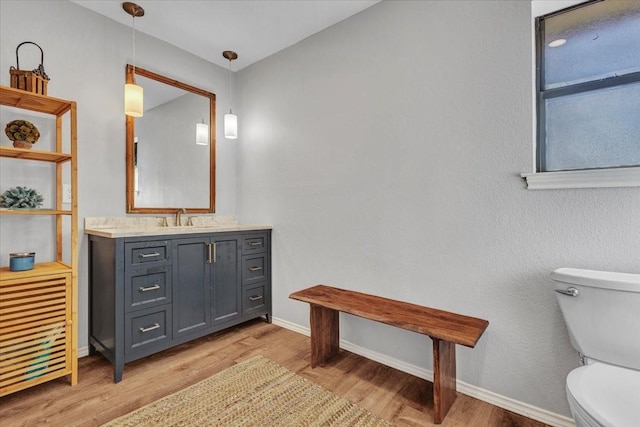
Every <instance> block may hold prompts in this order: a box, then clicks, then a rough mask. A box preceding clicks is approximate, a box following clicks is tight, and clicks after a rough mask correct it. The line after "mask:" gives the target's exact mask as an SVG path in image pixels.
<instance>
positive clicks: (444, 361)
mask: <svg viewBox="0 0 640 427" xmlns="http://www.w3.org/2000/svg"><path fill="white" fill-rule="evenodd" d="M454 400H456V345H455V344H454V343H452V342H449V341H443V340H439V339H435V338H433V409H434V415H433V421H434V422H435V423H436V424H440V423H442V420H444V417H445V415H447V412H449V408H450V407H451V405H452V404H453V402H454Z"/></svg>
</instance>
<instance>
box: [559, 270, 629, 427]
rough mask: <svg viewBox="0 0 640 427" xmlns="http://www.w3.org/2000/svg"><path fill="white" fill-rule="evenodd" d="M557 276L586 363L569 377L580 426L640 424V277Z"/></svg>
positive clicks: (570, 326) (565, 314) (564, 311)
mask: <svg viewBox="0 0 640 427" xmlns="http://www.w3.org/2000/svg"><path fill="white" fill-rule="evenodd" d="M551 278H552V279H553V280H554V281H555V291H556V292H557V294H556V295H557V297H558V304H559V305H560V310H561V311H562V315H563V317H564V320H565V322H566V323H567V328H568V330H569V337H570V339H571V344H572V345H573V347H574V348H575V349H576V350H578V352H579V353H580V355H581V357H582V360H583V361H584V364H585V365H584V366H581V367H579V368H576V369H574V370H573V371H571V372H570V373H569V375H568V376H567V398H568V400H569V406H570V407H571V413H572V414H573V418H574V419H575V421H576V424H577V426H578V427H602V426H604V427H638V426H640V274H627V273H610V272H605V271H593V270H580V269H575V268H559V269H557V270H555V271H553V273H551Z"/></svg>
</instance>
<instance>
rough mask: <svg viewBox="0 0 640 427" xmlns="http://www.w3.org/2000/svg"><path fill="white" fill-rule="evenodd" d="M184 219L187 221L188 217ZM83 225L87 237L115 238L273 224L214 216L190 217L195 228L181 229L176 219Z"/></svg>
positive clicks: (106, 219)
mask: <svg viewBox="0 0 640 427" xmlns="http://www.w3.org/2000/svg"><path fill="white" fill-rule="evenodd" d="M165 218H166V223H165ZM184 218H186V216H185V217H184ZM185 221H186V220H185ZM84 222H85V225H84V232H85V234H91V235H94V236H101V237H108V238H112V239H115V238H119V237H144V236H166V235H175V234H196V233H222V232H231V231H252V230H271V229H272V227H271V226H270V225H257V224H239V223H237V222H236V221H235V218H233V217H213V216H193V217H191V223H192V224H193V225H180V226H176V225H175V224H174V223H173V218H170V217H141V218H129V217H124V218H119V217H102V218H85V221H84Z"/></svg>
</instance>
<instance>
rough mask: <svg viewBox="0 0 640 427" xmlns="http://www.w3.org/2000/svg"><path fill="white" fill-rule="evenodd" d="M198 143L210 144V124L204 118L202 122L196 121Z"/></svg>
mask: <svg viewBox="0 0 640 427" xmlns="http://www.w3.org/2000/svg"><path fill="white" fill-rule="evenodd" d="M196 144H197V145H209V125H208V124H206V123H205V122H204V119H203V120H202V123H196Z"/></svg>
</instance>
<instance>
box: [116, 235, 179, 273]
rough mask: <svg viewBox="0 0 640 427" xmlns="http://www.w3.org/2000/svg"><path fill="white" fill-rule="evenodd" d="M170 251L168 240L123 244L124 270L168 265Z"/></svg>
mask: <svg viewBox="0 0 640 427" xmlns="http://www.w3.org/2000/svg"><path fill="white" fill-rule="evenodd" d="M170 249H171V242H170V241H169V240H154V241H150V242H132V243H125V244H124V253H125V270H131V269H132V268H139V267H151V266H156V265H167V264H170V263H171V250H170Z"/></svg>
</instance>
